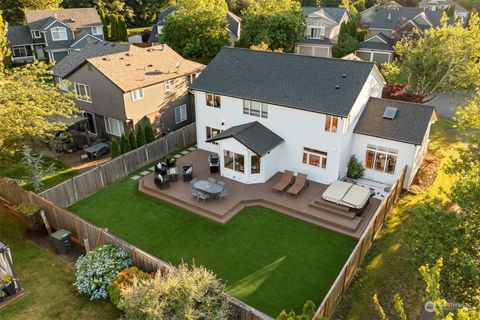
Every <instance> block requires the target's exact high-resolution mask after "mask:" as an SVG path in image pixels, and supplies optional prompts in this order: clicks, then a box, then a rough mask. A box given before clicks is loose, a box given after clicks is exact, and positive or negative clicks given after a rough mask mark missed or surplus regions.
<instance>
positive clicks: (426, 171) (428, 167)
mask: <svg viewBox="0 0 480 320" xmlns="http://www.w3.org/2000/svg"><path fill="white" fill-rule="evenodd" d="M439 167H440V159H439V158H438V157H437V156H435V155H433V154H430V153H427V154H426V155H425V158H424V159H423V162H422V165H421V166H420V169H419V170H418V172H417V175H416V176H415V178H414V179H413V183H412V185H411V186H410V188H408V190H409V191H410V192H413V193H420V192H423V191H425V190H426V189H427V188H428V187H430V186H431V185H432V184H433V182H434V181H435V178H436V177H437V172H438V169H439Z"/></svg>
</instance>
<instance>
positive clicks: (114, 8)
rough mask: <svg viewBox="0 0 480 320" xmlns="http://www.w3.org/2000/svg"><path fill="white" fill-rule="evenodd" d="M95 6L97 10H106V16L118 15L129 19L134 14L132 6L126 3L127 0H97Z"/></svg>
mask: <svg viewBox="0 0 480 320" xmlns="http://www.w3.org/2000/svg"><path fill="white" fill-rule="evenodd" d="M95 7H96V8H97V10H99V9H102V10H104V11H105V15H106V16H110V15H112V14H113V15H118V16H122V17H124V18H125V19H126V20H128V21H131V20H132V19H133V16H134V14H133V10H132V8H130V7H129V6H127V5H126V3H125V0H95Z"/></svg>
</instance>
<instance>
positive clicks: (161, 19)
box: [157, 6, 175, 26]
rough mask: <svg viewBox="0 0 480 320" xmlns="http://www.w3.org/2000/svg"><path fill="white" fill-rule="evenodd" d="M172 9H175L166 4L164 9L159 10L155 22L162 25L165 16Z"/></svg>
mask: <svg viewBox="0 0 480 320" xmlns="http://www.w3.org/2000/svg"><path fill="white" fill-rule="evenodd" d="M173 11H175V9H174V8H173V7H172V6H168V7H167V8H166V9H165V10H163V11H162V12H160V14H159V15H158V19H157V24H158V25H161V26H163V25H164V24H165V18H166V17H167V16H168V15H169V14H170V13H172V12H173Z"/></svg>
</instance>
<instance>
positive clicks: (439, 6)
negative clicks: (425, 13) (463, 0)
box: [418, 0, 469, 19]
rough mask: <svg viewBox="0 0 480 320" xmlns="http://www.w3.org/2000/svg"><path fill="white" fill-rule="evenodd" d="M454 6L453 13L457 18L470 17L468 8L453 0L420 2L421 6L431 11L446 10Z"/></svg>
mask: <svg viewBox="0 0 480 320" xmlns="http://www.w3.org/2000/svg"><path fill="white" fill-rule="evenodd" d="M452 6H453V7H454V8H455V9H454V15H453V16H454V17H455V18H464V19H466V18H468V14H469V12H468V10H467V9H465V8H464V7H462V6H461V5H459V4H457V3H455V1H453V0H422V1H420V3H419V4H418V7H419V8H423V9H425V10H429V11H446V10H449V9H450V7H452Z"/></svg>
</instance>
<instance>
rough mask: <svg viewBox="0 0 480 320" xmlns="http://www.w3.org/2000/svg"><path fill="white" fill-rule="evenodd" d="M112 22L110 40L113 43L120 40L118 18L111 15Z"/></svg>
mask: <svg viewBox="0 0 480 320" xmlns="http://www.w3.org/2000/svg"><path fill="white" fill-rule="evenodd" d="M108 20H110V39H111V40H112V41H117V40H118V27H117V25H118V16H117V15H116V14H111V15H110V16H109V19H108Z"/></svg>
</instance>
